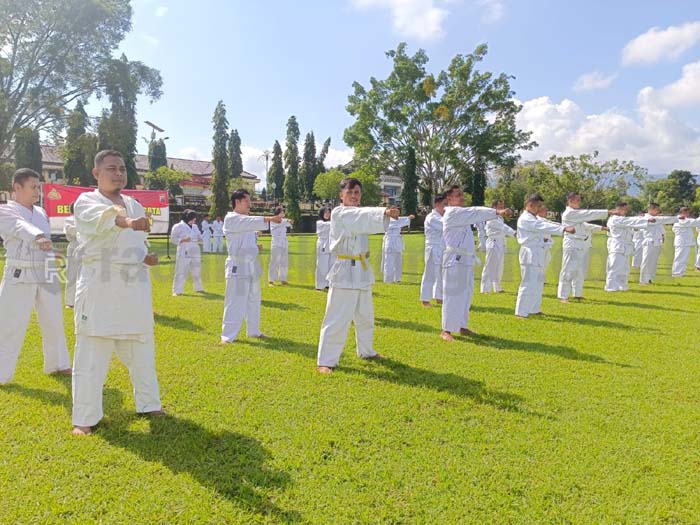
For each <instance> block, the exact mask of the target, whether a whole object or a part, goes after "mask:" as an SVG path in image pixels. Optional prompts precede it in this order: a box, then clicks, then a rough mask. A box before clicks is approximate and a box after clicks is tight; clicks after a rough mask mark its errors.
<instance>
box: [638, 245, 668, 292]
mask: <svg viewBox="0 0 700 525" xmlns="http://www.w3.org/2000/svg"><path fill="white" fill-rule="evenodd" d="M661 248H662V246H647V245H645V246H644V248H643V250H642V266H641V267H640V270H639V284H646V283H649V282H651V281H653V280H654V279H656V269H657V267H658V265H659V255H661Z"/></svg>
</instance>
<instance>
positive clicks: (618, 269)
mask: <svg viewBox="0 0 700 525" xmlns="http://www.w3.org/2000/svg"><path fill="white" fill-rule="evenodd" d="M629 279H630V256H629V255H625V254H624V253H608V262H607V265H606V269H605V291H606V292H625V291H627V290H629Z"/></svg>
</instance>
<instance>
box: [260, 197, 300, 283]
mask: <svg viewBox="0 0 700 525" xmlns="http://www.w3.org/2000/svg"><path fill="white" fill-rule="evenodd" d="M273 213H274V215H275V216H280V217H281V218H282V220H281V221H280V222H278V223H277V222H271V223H270V225H269V228H270V237H271V242H270V264H269V266H268V268H267V282H268V284H269V285H270V286H274V284H275V282H277V281H280V282H281V283H282V284H289V282H288V281H287V275H288V273H289V241H288V240H287V230H288V229H289V228H291V227H292V226H293V225H294V221H292V220H291V219H286V218H285V217H284V208H282V207H281V206H280V207H277V208H275V210H274V212H273Z"/></svg>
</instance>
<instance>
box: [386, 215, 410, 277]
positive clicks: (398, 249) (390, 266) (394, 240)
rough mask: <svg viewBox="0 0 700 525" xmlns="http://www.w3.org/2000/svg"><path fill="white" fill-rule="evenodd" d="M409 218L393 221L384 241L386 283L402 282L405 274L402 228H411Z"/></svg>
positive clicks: (390, 222)
mask: <svg viewBox="0 0 700 525" xmlns="http://www.w3.org/2000/svg"><path fill="white" fill-rule="evenodd" d="M410 225H411V219H410V218H409V217H399V218H398V219H391V220H390V221H389V227H388V228H387V229H386V233H385V234H384V239H383V240H382V275H383V276H384V282H385V283H397V282H400V281H401V276H402V274H403V240H402V239H401V228H403V227H406V226H410Z"/></svg>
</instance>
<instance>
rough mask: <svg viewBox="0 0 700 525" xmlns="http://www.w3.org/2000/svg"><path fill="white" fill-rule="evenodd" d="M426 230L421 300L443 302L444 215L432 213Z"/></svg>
mask: <svg viewBox="0 0 700 525" xmlns="http://www.w3.org/2000/svg"><path fill="white" fill-rule="evenodd" d="M423 228H424V230H425V252H424V257H423V260H424V262H425V268H424V269H423V277H421V281H420V300H421V301H422V302H428V301H430V300H431V299H437V300H440V301H442V256H443V254H444V253H445V240H444V239H443V237H442V215H440V214H439V213H438V212H437V211H436V210H433V211H431V212H430V213H429V214H428V215H427V216H426V218H425V222H424V223H423Z"/></svg>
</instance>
